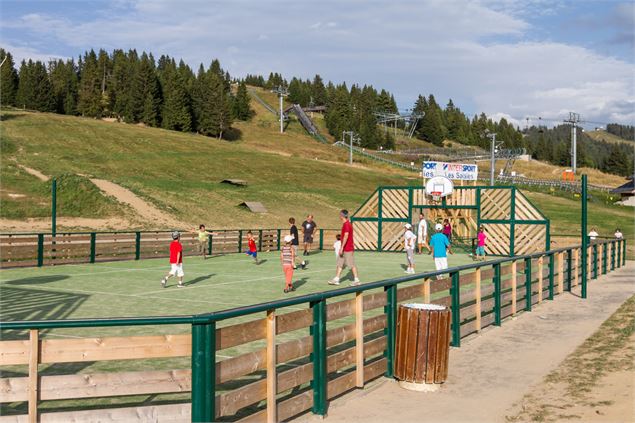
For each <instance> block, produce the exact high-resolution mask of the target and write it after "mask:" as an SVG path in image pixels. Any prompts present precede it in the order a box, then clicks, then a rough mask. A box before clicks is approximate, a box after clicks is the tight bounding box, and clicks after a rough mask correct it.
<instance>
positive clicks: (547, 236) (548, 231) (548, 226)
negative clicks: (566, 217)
mask: <svg viewBox="0 0 635 423" xmlns="http://www.w3.org/2000/svg"><path fill="white" fill-rule="evenodd" d="M545 227H546V231H545V232H546V233H545V244H546V245H545V251H549V250H551V221H549V220H547V223H546V224H545Z"/></svg>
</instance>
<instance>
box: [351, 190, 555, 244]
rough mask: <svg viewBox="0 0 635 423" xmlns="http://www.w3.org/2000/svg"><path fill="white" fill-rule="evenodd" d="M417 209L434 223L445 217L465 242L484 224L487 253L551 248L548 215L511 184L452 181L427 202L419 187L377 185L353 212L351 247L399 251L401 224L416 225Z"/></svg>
mask: <svg viewBox="0 0 635 423" xmlns="http://www.w3.org/2000/svg"><path fill="white" fill-rule="evenodd" d="M420 212H423V213H424V215H425V218H426V220H427V221H428V223H429V224H432V225H433V224H435V223H437V222H442V221H443V219H449V221H450V223H451V225H452V234H453V237H455V238H456V239H457V240H458V241H460V242H464V243H468V244H471V240H472V239H473V238H474V237H476V233H477V229H478V227H479V226H483V227H484V228H485V233H486V234H487V251H488V254H489V255H497V256H514V255H518V254H529V253H534V252H539V251H546V250H549V248H550V239H549V220H548V219H547V218H546V217H545V216H544V215H543V214H542V212H541V211H540V210H539V209H538V208H537V207H536V206H534V205H533V204H532V203H531V201H529V199H528V198H527V197H525V196H524V195H523V194H522V192H520V191H519V190H518V189H516V187H513V186H455V187H454V192H453V193H452V194H450V195H449V196H448V197H444V198H442V199H441V201H440V202H438V203H432V202H431V201H430V199H429V197H428V196H426V195H425V189H424V188H423V187H416V186H412V187H379V188H377V190H376V191H375V192H374V193H373V194H372V195H371V196H370V197H369V198H368V200H366V202H365V203H364V204H363V205H362V206H361V207H360V208H359V209H358V210H357V211H356V212H355V213H354V214H353V215H352V216H351V220H352V221H353V222H355V248H357V249H359V250H366V251H400V250H403V225H404V224H405V223H412V224H413V225H416V224H417V223H418V221H419V213H420ZM429 227H431V226H429ZM429 232H430V231H429Z"/></svg>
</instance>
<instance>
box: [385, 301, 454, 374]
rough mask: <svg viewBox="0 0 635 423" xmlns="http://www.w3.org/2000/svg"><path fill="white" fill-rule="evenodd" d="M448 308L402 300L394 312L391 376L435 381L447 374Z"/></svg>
mask: <svg viewBox="0 0 635 423" xmlns="http://www.w3.org/2000/svg"><path fill="white" fill-rule="evenodd" d="M449 356H450V310H449V309H447V308H446V307H443V306H439V305H436V304H403V305H400V306H399V310H398V314H397V340H396V350H395V371H394V374H395V377H396V378H397V379H399V380H400V381H403V382H411V383H415V384H439V383H443V382H445V380H446V379H447V377H448V360H449Z"/></svg>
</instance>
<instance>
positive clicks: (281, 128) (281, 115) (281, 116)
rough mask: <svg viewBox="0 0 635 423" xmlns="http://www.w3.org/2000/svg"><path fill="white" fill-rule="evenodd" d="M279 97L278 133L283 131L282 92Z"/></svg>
mask: <svg viewBox="0 0 635 423" xmlns="http://www.w3.org/2000/svg"><path fill="white" fill-rule="evenodd" d="M279 98H280V133H281V134H283V133H284V114H283V113H282V94H281V95H280V96H279Z"/></svg>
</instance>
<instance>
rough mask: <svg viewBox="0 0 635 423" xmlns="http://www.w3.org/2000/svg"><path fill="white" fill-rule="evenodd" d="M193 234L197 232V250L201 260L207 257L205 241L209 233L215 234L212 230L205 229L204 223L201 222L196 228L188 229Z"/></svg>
mask: <svg viewBox="0 0 635 423" xmlns="http://www.w3.org/2000/svg"><path fill="white" fill-rule="evenodd" d="M190 232H191V233H193V234H197V239H198V252H199V253H201V255H202V256H203V260H205V259H207V256H206V255H205V253H206V252H207V242H208V238H209V236H210V235H216V234H215V233H214V232H210V231H208V230H205V225H203V224H202V223H201V224H200V225H199V226H198V230H196V229H195V230H192V231H190Z"/></svg>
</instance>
